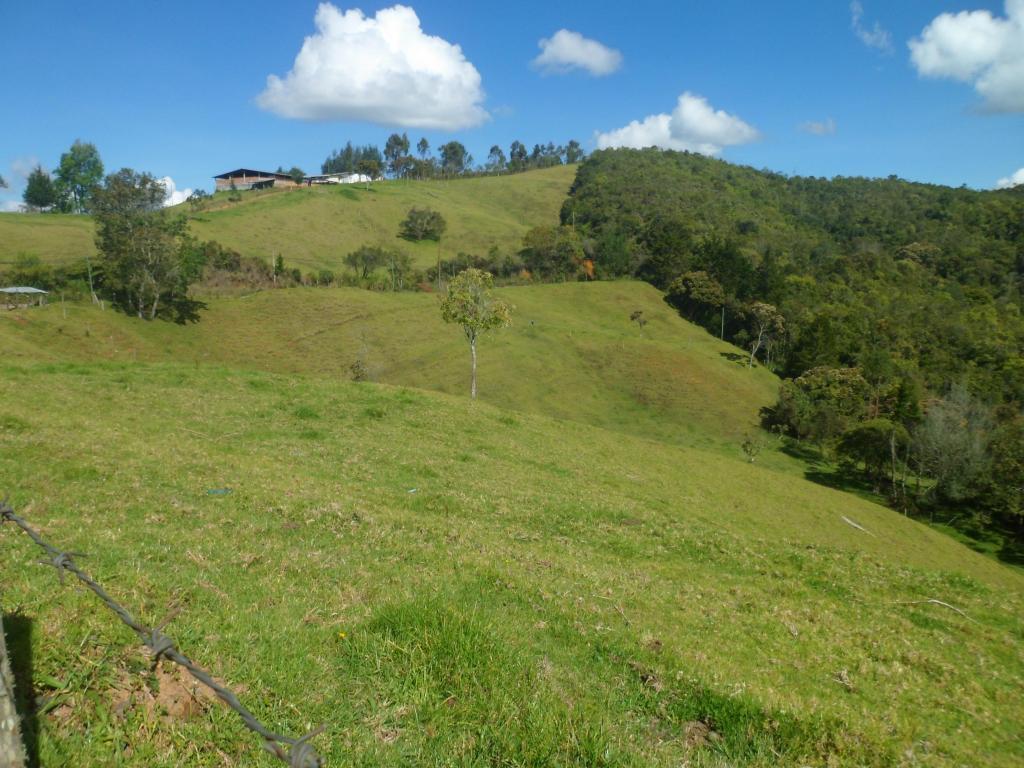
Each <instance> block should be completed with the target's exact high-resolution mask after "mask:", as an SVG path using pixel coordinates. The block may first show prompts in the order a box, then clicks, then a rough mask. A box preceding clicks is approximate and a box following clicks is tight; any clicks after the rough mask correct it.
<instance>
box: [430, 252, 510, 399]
mask: <svg viewBox="0 0 1024 768" xmlns="http://www.w3.org/2000/svg"><path fill="white" fill-rule="evenodd" d="M493 287H494V277H493V275H491V273H490V272H484V271H483V270H480V269H473V268H472V267H470V268H469V269H467V270H465V271H464V272H460V273H459V274H458V275H456V276H455V278H454V279H453V280H452V281H451V282H450V283H448V293H447V295H446V296H445V297H444V299H442V301H441V317H442V318H443V319H444V321H445V322H446V323H456V324H458V325H461V326H462V330H463V332H464V333H465V334H466V341H468V342H469V354H470V357H471V358H472V369H471V370H472V375H471V378H470V387H469V394H470V397H471V398H472V399H474V400H475V399H476V342H477V339H479V338H480V336H481V335H482V334H484V333H486V332H487V331H490V330H492V329H494V328H503V327H507V326H509V325H511V323H512V307H511V305H509V304H507V303H505V302H504V301H502V300H501V299H495V298H494V297H493V296H492V295H491V289H492V288H493Z"/></svg>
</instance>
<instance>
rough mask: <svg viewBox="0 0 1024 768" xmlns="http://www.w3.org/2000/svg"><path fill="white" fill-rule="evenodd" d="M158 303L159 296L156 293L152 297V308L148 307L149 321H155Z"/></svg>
mask: <svg viewBox="0 0 1024 768" xmlns="http://www.w3.org/2000/svg"><path fill="white" fill-rule="evenodd" d="M159 303H160V294H159V293H158V294H157V295H156V296H154V297H153V306H152V307H150V309H149V319H150V320H155V319H156V308H157V305H158V304H159Z"/></svg>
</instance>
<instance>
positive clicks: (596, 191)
mask: <svg viewBox="0 0 1024 768" xmlns="http://www.w3.org/2000/svg"><path fill="white" fill-rule="evenodd" d="M561 218H562V224H563V227H564V228H565V229H567V230H575V232H576V233H577V234H578V236H580V237H581V238H582V239H583V241H584V243H585V244H586V248H587V250H588V251H589V253H590V255H591V256H592V259H593V261H594V266H595V269H596V272H597V274H598V275H599V276H601V275H605V276H614V275H621V274H633V275H635V276H638V277H642V278H644V279H646V280H648V281H650V282H652V283H654V284H655V285H657V286H658V287H660V288H662V289H663V290H665V291H666V292H667V300H668V301H669V302H670V303H673V304H674V305H675V306H677V307H678V308H679V309H680V311H681V312H682V313H683V314H684V315H686V316H687V317H689V318H690V319H692V320H694V321H696V322H700V323H702V324H703V325H704V326H705V327H706V328H707V329H708V330H709V331H710V332H713V333H715V334H716V335H717V334H724V336H725V337H726V338H727V339H730V340H732V341H734V342H735V343H737V344H739V345H741V346H743V347H745V348H747V349H750V350H751V351H752V355H754V354H756V355H757V356H758V357H759V358H760V359H762V360H763V361H764V362H765V363H767V364H769V365H771V366H772V367H774V368H775V369H776V370H777V371H778V372H779V373H780V374H782V375H783V376H785V377H787V379H788V380H787V382H786V383H785V384H784V386H783V388H782V392H781V393H780V399H779V403H778V405H777V406H776V407H775V408H774V409H770V410H769V411H768V412H766V413H765V414H764V415H765V424H766V426H768V427H771V428H773V429H775V430H777V431H780V432H783V433H786V434H789V435H791V436H793V437H798V438H801V439H803V440H805V441H809V442H812V443H816V444H817V445H819V446H820V447H821V448H822V449H823V450H825V449H827V450H828V451H830V452H832V453H833V454H834V455H836V456H838V457H839V458H842V459H844V460H846V461H847V462H849V463H850V465H851V466H856V467H858V471H862V472H863V473H865V474H866V475H868V476H870V477H871V478H872V479H873V481H874V482H875V483H876V485H877V486H879V487H881V486H884V487H885V488H886V489H887V490H889V491H891V493H892V495H893V496H894V498H898V501H899V503H900V505H901V506H903V507H904V508H906V507H907V506H912V505H923V506H931V507H933V508H934V507H936V506H939V507H943V508H947V509H948V508H950V507H954V506H955V507H957V508H963V507H964V506H965V505H966V506H967V507H969V508H970V509H971V510H972V512H973V515H972V518H973V519H974V520H975V521H976V522H979V523H980V524H981V525H982V526H986V525H988V524H989V523H990V522H992V521H993V520H995V522H997V523H998V524H1001V525H1007V526H1009V527H1011V528H1015V529H1016V531H1017V533H1018V534H1019V532H1020V522H1021V511H1022V498H1024V439H1022V438H1024V429H1022V426H1021V415H1020V414H1021V404H1022V403H1024V357H1022V353H1024V318H1022V317H1021V305H1022V301H1021V287H1022V277H1024V189H1017V190H1012V189H1011V190H1004V191H997V192H978V191H973V190H969V189H966V188H960V189H952V188H948V187H941V186H935V185H927V184H917V183H911V182H907V181H903V180H900V179H898V178H895V177H889V178H887V179H863V178H836V179H832V180H826V179H819V178H798V177H787V176H784V175H781V174H777V173H772V172H766V171H758V170H755V169H752V168H745V167H740V166H736V165H732V164H729V163H726V162H723V161H720V160H715V159H710V158H707V157H703V156H700V155H695V154H689V153H680V152H665V151H661V150H655V149H648V150H606V151H599V152H596V153H594V154H593V155H592V156H591V157H590V158H589V159H588V160H587V161H586V162H585V163H584V164H583V165H582V166H581V167H580V170H579V172H578V175H577V178H576V181H575V183H574V184H573V187H572V189H571V192H570V196H569V198H568V199H567V200H566V202H565V204H564V205H563V208H562V214H561ZM766 308H767V309H766ZM769 310H770V311H769ZM752 359H753V357H752ZM908 474H909V475H912V476H913V480H912V482H921V481H922V480H923V485H921V486H918V487H917V490H916V492H910V491H908V490H907V485H908V483H907V477H908Z"/></svg>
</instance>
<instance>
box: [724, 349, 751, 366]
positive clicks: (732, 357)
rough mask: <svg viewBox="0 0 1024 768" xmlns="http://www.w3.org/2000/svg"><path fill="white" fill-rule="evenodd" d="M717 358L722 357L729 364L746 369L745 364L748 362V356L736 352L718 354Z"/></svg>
mask: <svg viewBox="0 0 1024 768" xmlns="http://www.w3.org/2000/svg"><path fill="white" fill-rule="evenodd" d="M718 355H719V357H724V358H725V359H726V360H728V361H729V362H730V363H736V364H737V365H742V366H743V367H746V365H747V363H748V362H750V355H741V354H739V353H738V352H719V353H718Z"/></svg>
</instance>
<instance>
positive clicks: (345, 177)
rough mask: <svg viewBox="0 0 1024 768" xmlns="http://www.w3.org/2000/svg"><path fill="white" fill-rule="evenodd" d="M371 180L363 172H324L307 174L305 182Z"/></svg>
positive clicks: (326, 182) (325, 182)
mask: <svg viewBox="0 0 1024 768" xmlns="http://www.w3.org/2000/svg"><path fill="white" fill-rule="evenodd" d="M369 181H373V179H372V178H370V177H369V176H367V175H366V174H365V173H324V174H319V175H317V176H307V177H306V178H305V182H306V184H307V185H311V184H364V183H366V182H369Z"/></svg>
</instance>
